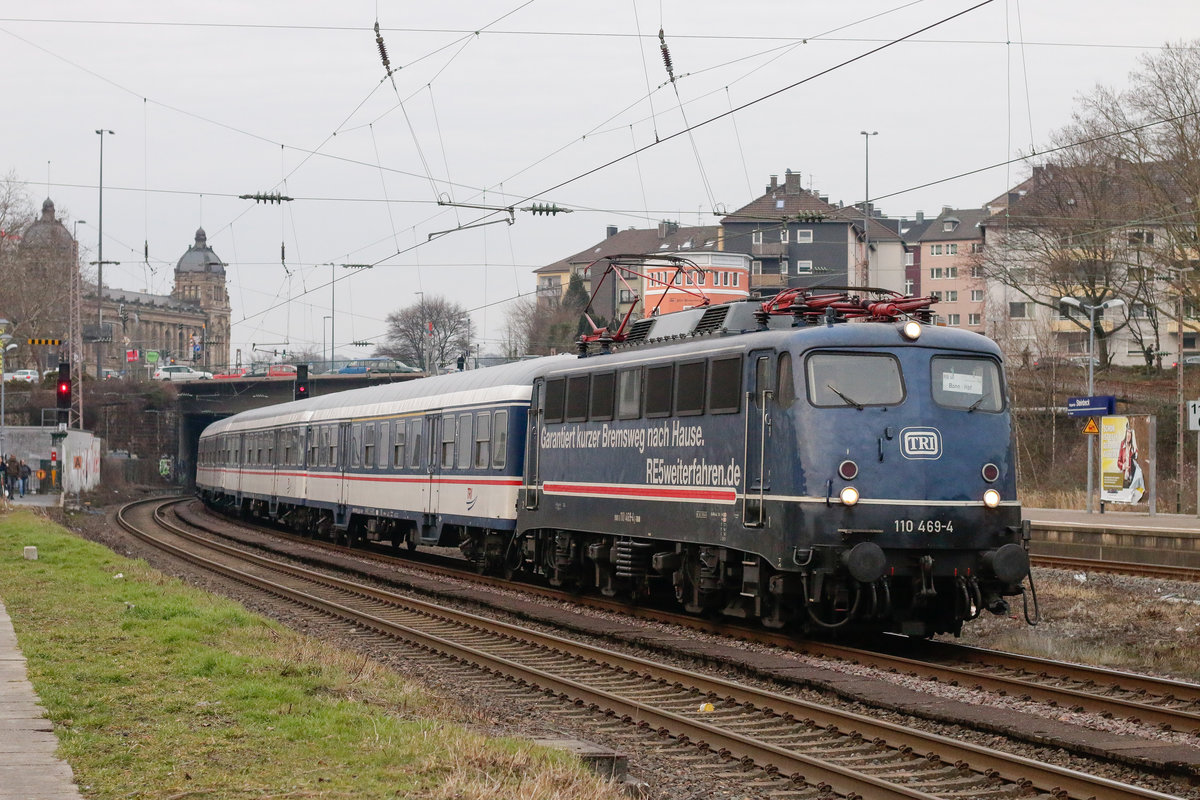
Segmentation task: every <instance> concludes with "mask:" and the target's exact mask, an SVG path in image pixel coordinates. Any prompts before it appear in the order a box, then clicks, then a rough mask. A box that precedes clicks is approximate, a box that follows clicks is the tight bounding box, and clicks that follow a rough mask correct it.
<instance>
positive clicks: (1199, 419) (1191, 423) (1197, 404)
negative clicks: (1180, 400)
mask: <svg viewBox="0 0 1200 800" xmlns="http://www.w3.org/2000/svg"><path fill="white" fill-rule="evenodd" d="M1187 414H1188V430H1189V431H1200V400H1188V403H1187Z"/></svg>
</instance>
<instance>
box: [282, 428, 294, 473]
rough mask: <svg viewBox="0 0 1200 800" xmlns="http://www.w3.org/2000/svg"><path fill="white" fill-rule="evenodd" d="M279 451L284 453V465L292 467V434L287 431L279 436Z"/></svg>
mask: <svg viewBox="0 0 1200 800" xmlns="http://www.w3.org/2000/svg"><path fill="white" fill-rule="evenodd" d="M279 449H280V450H282V451H283V463H284V464H285V465H287V466H289V467H290V466H291V465H292V432H291V431H288V430H285V431H282V432H281V433H280V434H279Z"/></svg>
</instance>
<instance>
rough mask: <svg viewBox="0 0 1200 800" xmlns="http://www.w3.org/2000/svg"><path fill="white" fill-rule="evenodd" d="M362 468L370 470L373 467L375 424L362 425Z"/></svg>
mask: <svg viewBox="0 0 1200 800" xmlns="http://www.w3.org/2000/svg"><path fill="white" fill-rule="evenodd" d="M362 437H363V438H362V443H363V466H364V467H366V468H367V469H372V468H374V466H375V423H373V422H368V423H367V424H366V425H363V431H362Z"/></svg>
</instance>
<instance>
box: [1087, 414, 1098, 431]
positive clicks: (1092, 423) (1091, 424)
mask: <svg viewBox="0 0 1200 800" xmlns="http://www.w3.org/2000/svg"><path fill="white" fill-rule="evenodd" d="M1083 432H1084V433H1100V428H1098V427H1096V418H1095V417H1088V421H1087V425H1084V426H1083Z"/></svg>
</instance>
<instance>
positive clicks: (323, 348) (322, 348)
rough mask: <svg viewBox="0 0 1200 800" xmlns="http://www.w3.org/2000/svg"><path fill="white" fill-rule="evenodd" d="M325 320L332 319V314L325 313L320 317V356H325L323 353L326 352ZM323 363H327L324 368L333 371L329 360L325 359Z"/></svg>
mask: <svg viewBox="0 0 1200 800" xmlns="http://www.w3.org/2000/svg"><path fill="white" fill-rule="evenodd" d="M325 320H330V321H332V320H333V316H332V315H329V314H327V315H325V316H324V317H321V358H325V355H326V353H325ZM325 363H326V364H327V365H328V366H326V368H325V369H326V371H328V372H333V365H332V364H331V363H330V360H326V362H325Z"/></svg>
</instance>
